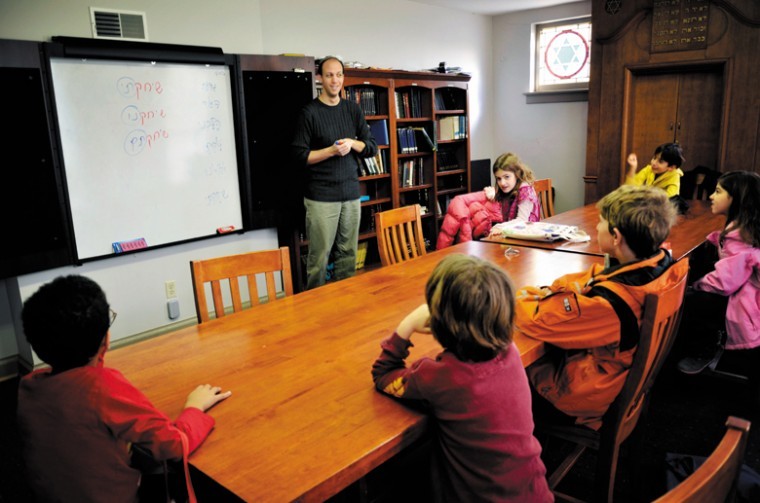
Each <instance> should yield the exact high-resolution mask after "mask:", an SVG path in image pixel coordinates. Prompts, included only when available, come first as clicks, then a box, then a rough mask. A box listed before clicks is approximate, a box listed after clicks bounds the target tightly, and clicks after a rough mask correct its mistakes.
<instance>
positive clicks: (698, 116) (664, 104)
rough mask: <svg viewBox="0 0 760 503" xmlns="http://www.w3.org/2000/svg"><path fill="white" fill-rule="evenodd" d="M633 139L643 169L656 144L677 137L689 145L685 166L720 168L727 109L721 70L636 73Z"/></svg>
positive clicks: (630, 140)
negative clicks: (724, 103)
mask: <svg viewBox="0 0 760 503" xmlns="http://www.w3.org/2000/svg"><path fill="white" fill-rule="evenodd" d="M631 91H632V92H631V99H632V103H631V118H630V121H629V125H630V126H631V127H630V129H629V138H627V139H625V141H624V144H625V145H626V146H628V150H627V151H629V152H636V153H637V154H638V157H639V167H644V166H645V165H646V164H648V163H649V160H650V159H651V155H652V153H653V152H654V149H655V147H657V146H658V145H660V144H662V143H666V142H672V141H677V142H678V143H680V144H681V146H682V147H683V149H684V157H686V161H685V162H684V164H683V166H682V169H684V170H689V169H693V168H694V167H695V166H698V165H703V166H707V167H710V168H713V169H718V168H719V166H718V157H719V151H720V131H721V124H722V120H721V119H722V108H723V73H722V70H721V69H720V68H717V67H709V68H706V69H704V70H691V71H684V72H673V73H655V74H639V75H635V76H634V79H633V85H632V90H631Z"/></svg>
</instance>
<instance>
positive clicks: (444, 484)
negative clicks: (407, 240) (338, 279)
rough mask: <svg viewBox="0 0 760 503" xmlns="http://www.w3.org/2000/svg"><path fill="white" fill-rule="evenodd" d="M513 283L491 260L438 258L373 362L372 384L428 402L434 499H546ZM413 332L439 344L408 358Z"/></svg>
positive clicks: (381, 389)
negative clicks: (421, 292) (419, 297)
mask: <svg viewBox="0 0 760 503" xmlns="http://www.w3.org/2000/svg"><path fill="white" fill-rule="evenodd" d="M513 292H514V290H513V287H512V284H511V282H510V280H509V278H508V277H507V275H506V273H505V272H504V271H502V270H501V269H499V268H498V267H497V266H496V265H494V264H491V263H490V262H486V261H484V260H481V259H478V258H476V257H471V256H467V255H461V254H456V255H450V256H447V257H445V258H444V259H443V260H441V262H440V263H439V264H438V265H437V266H436V268H435V270H434V271H433V273H432V274H431V275H430V278H429V279H428V281H427V284H426V286H425V299H426V301H427V303H426V304H422V305H421V306H419V307H418V308H416V309H415V310H413V311H412V312H411V313H409V314H408V315H407V316H406V317H405V318H404V319H403V320H402V321H401V323H400V324H399V325H398V328H396V332H395V333H394V334H393V335H392V336H391V337H390V338H388V339H386V340H384V341H383V342H382V345H381V347H382V353H381V354H380V357H379V358H378V359H377V360H376V361H375V363H374V365H373V366H372V377H373V379H374V381H375V386H376V387H377V389H378V390H380V391H382V392H384V393H387V394H389V395H391V396H394V397H398V398H402V399H404V400H409V401H414V402H415V403H419V404H421V405H423V406H425V407H427V408H428V409H429V410H430V413H431V414H432V416H433V418H434V420H435V423H436V429H437V432H438V435H437V440H436V442H435V445H436V447H435V448H434V463H433V480H434V481H433V484H432V485H433V491H434V492H435V496H436V499H437V500H443V501H472V500H473V499H477V500H479V501H504V500H510V501H553V496H552V493H551V492H550V491H549V488H548V485H547V482H546V477H545V474H546V469H545V468H544V465H543V462H542V461H541V458H540V453H541V446H540V444H539V443H538V441H537V440H536V438H535V437H534V436H533V419H532V417H531V413H530V390H529V388H528V382H527V378H526V376H525V371H524V370H523V366H522V362H521V360H520V352H519V350H518V349H517V347H516V346H515V345H514V344H513V343H512V321H513V313H514V311H513V307H514V295H513ZM415 332H417V333H432V335H433V337H435V339H436V340H437V341H438V342H439V343H440V344H441V346H443V349H444V350H443V352H442V353H441V354H439V355H438V357H437V358H436V359H434V360H433V359H430V358H423V359H421V360H418V361H416V362H414V363H412V364H411V365H410V366H409V367H406V366H405V362H404V360H405V359H406V358H407V356H408V355H409V347H410V346H412V343H411V341H410V338H411V336H412V334H413V333H415Z"/></svg>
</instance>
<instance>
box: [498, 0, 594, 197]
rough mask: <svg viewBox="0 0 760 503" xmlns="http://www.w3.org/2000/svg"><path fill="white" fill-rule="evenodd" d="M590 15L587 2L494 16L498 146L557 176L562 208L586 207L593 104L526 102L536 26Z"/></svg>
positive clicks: (542, 175) (540, 171)
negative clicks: (585, 181) (588, 130)
mask: <svg viewBox="0 0 760 503" xmlns="http://www.w3.org/2000/svg"><path fill="white" fill-rule="evenodd" d="M589 14H591V2H590V1H584V2H577V3H572V4H566V5H559V6H556V7H550V8H545V9H533V10H528V11H521V12H516V13H512V14H504V15H501V16H496V17H494V18H493V34H494V35H493V54H494V58H493V74H494V83H493V85H494V91H493V93H494V101H493V108H494V115H495V119H494V145H495V148H496V150H500V151H501V152H510V151H511V152H515V153H516V154H518V155H519V156H520V157H521V158H522V160H523V161H524V162H525V163H526V164H527V165H528V166H530V167H531V168H532V169H533V171H534V172H535V173H536V176H537V177H538V178H551V179H552V183H553V185H554V187H555V190H556V194H557V198H556V205H555V210H556V211H557V212H560V211H565V210H569V209H572V208H576V207H578V206H581V205H583V197H584V186H583V175H584V174H585V172H586V168H585V165H586V125H587V114H588V103H587V102H585V101H583V102H574V103H544V104H532V105H528V104H526V102H525V95H524V93H526V92H528V91H529V90H530V88H529V85H530V71H529V68H530V60H531V57H532V53H531V50H530V36H531V29H532V26H531V24H532V23H540V22H545V21H552V20H556V19H564V18H568V17H577V16H582V15H589Z"/></svg>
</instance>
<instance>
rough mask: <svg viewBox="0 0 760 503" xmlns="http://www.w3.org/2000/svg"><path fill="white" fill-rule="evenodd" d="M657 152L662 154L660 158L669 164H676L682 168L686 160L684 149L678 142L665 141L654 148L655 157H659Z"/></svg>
mask: <svg viewBox="0 0 760 503" xmlns="http://www.w3.org/2000/svg"><path fill="white" fill-rule="evenodd" d="M657 154H660V160H663V161H665V162H666V163H668V166H675V167H676V168H680V167H681V165H682V164H683V162H684V161H685V160H686V159H685V158H684V156H683V149H682V148H681V146H680V145H679V144H678V143H663V144H662V145H660V146H659V147H657V148H656V149H654V156H653V157H657Z"/></svg>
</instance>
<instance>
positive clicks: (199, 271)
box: [190, 246, 293, 323]
mask: <svg viewBox="0 0 760 503" xmlns="http://www.w3.org/2000/svg"><path fill="white" fill-rule="evenodd" d="M190 270H191V273H192V276H193V292H194V293H195V310H196V312H197V313H198V323H203V322H205V321H209V319H210V316H209V311H208V304H207V302H206V286H205V284H206V283H208V282H210V283H211V294H212V297H213V300H214V313H215V314H216V317H217V318H221V317H222V316H224V315H225V312H224V302H223V296H222V282H223V280H227V282H226V283H228V284H229V289H230V290H229V291H230V296H231V298H232V310H233V312H236V313H237V312H239V311H242V310H243V302H242V297H241V295H240V281H239V278H240V277H243V276H245V278H246V282H247V283H248V296H249V298H250V301H251V305H256V304H259V303H260V297H261V296H260V295H259V289H258V285H257V282H256V275H257V274H262V273H263V275H264V278H265V283H266V297H267V301H272V300H276V299H277V291H276V287H275V275H274V273H275V272H281V273H282V276H281V279H282V287H283V290H284V292H285V295H293V279H292V276H291V272H290V252H289V251H288V247H287V246H283V247H281V248H279V249H277V250H264V251H255V252H250V253H241V254H238V255H228V256H226V257H217V258H211V259H207V260H192V261H190Z"/></svg>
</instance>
